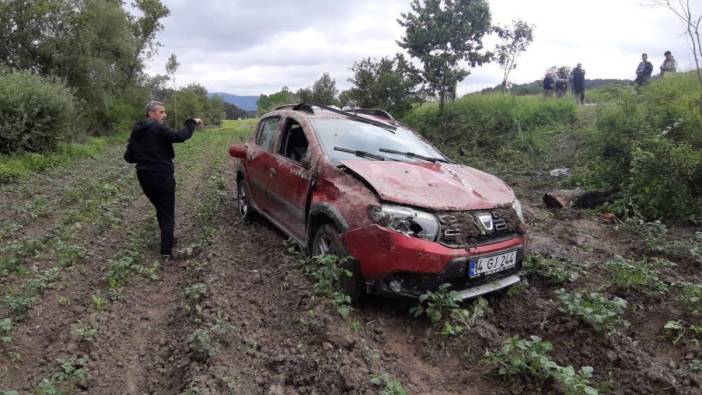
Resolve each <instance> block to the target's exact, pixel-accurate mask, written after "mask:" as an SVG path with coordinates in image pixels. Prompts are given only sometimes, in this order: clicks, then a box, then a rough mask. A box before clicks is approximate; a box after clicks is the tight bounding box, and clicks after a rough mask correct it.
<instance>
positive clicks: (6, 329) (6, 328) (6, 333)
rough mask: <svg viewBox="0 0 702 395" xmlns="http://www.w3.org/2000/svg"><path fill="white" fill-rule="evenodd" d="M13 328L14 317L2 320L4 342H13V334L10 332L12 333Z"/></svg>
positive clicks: (1, 335) (1, 334)
mask: <svg viewBox="0 0 702 395" xmlns="http://www.w3.org/2000/svg"><path fill="white" fill-rule="evenodd" d="M13 328H14V324H13V322H12V318H4V319H2V320H0V342H2V344H8V343H10V342H12V336H10V333H12V329H13Z"/></svg>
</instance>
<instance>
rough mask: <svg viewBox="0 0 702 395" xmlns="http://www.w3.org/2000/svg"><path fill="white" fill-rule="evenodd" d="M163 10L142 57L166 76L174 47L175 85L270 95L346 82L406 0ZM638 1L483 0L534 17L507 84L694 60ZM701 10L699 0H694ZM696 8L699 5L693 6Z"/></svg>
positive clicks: (666, 20) (480, 79)
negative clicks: (153, 45)
mask: <svg viewBox="0 0 702 395" xmlns="http://www.w3.org/2000/svg"><path fill="white" fill-rule="evenodd" d="M162 2H163V3H164V4H165V5H166V6H167V7H168V8H169V9H170V10H171V15H170V16H169V17H168V18H165V19H164V21H163V23H164V27H165V28H164V31H162V32H161V33H160V34H159V35H158V41H159V42H160V43H161V44H162V45H163V46H162V47H161V48H160V49H159V53H158V55H156V56H155V57H154V58H153V59H151V60H150V61H149V63H148V71H149V73H150V74H152V75H153V74H165V66H164V65H165V62H166V59H167V58H168V56H170V54H172V53H174V54H175V55H176V57H177V58H178V61H179V63H180V64H181V66H180V69H179V70H178V74H177V83H178V86H179V87H180V86H183V85H186V84H188V83H191V82H198V83H200V84H202V85H204V86H205V88H207V90H208V91H210V92H227V93H231V94H236V95H259V94H261V93H265V94H270V93H274V92H277V91H279V90H280V88H281V87H282V86H284V85H286V86H288V87H289V88H290V89H291V90H293V91H294V90H297V89H299V88H303V87H307V86H310V85H312V83H313V82H314V81H315V80H317V79H318V78H319V77H320V76H321V75H322V73H324V72H328V73H329V74H330V75H331V77H332V78H334V79H335V80H336V85H337V88H339V89H340V90H344V89H348V88H349V87H350V86H351V84H350V83H349V82H348V78H349V77H350V76H351V71H350V68H351V66H352V65H353V63H354V62H356V61H359V60H361V59H363V58H366V57H375V58H379V57H383V56H392V55H393V54H395V53H397V52H400V51H402V49H401V48H400V47H399V46H398V45H397V43H396V40H399V39H400V38H401V37H402V36H403V34H404V30H403V28H402V27H401V26H400V25H399V24H398V23H397V19H398V18H399V17H400V14H401V13H403V12H407V11H409V10H410V7H409V0H347V1H344V2H336V1H328V0H298V1H282V0H278V1H276V0H256V1H251V0H162ZM645 2H646V0H577V1H576V0H489V3H490V11H491V13H492V20H493V24H500V25H507V24H510V23H511V21H512V20H513V19H522V20H524V21H527V22H528V23H530V24H533V25H535V33H534V42H533V43H532V45H531V46H530V47H529V49H528V50H527V52H526V53H524V54H523V55H522V56H521V57H520V59H519V60H518V67H517V69H516V70H515V71H513V72H512V75H511V77H510V79H511V80H512V81H513V82H515V83H524V82H530V81H533V80H536V79H540V78H542V77H543V74H544V71H545V70H546V69H547V68H548V67H550V66H553V65H559V66H561V65H568V66H570V67H573V66H575V64H576V63H578V62H581V63H582V64H583V68H585V70H586V72H587V74H586V77H587V78H590V79H593V78H627V79H632V78H633V77H634V71H635V69H636V66H637V64H638V62H639V61H640V56H641V53H642V52H647V53H648V54H649V60H651V61H652V62H653V64H654V72H655V73H657V72H658V66H659V65H660V63H661V62H662V60H663V52H664V51H666V50H670V51H672V52H673V55H674V56H675V57H676V59H677V60H678V63H679V65H680V68H682V69H690V68H692V67H693V65H694V64H693V59H692V56H691V55H690V53H691V51H690V46H689V44H688V41H687V37H686V36H685V34H684V33H685V32H684V30H683V25H682V24H681V23H680V21H679V20H677V19H676V17H675V16H674V15H673V14H672V13H671V12H670V11H668V10H665V9H661V8H652V7H646V6H642V4H644V3H645ZM692 3H693V4H694V5H695V7H697V8H698V10H699V9H700V8H702V0H693V1H692ZM698 14H699V11H698ZM500 81H501V72H500V69H499V68H498V66H497V65H493V64H491V65H487V66H483V67H480V68H475V69H472V71H471V75H470V76H468V77H467V78H466V80H464V81H463V82H462V83H461V84H460V86H459V89H458V90H459V93H460V94H464V93H468V92H472V91H476V90H479V89H481V88H484V87H487V86H494V85H497V84H499V83H500Z"/></svg>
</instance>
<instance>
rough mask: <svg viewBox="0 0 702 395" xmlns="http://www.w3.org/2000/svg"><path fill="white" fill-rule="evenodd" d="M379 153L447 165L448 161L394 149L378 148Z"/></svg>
mask: <svg viewBox="0 0 702 395" xmlns="http://www.w3.org/2000/svg"><path fill="white" fill-rule="evenodd" d="M378 151H380V152H387V153H388V154H397V155H404V156H406V157H408V158H417V159H421V160H425V161H427V162H434V163H435V162H445V163H448V161H447V160H446V159H444V158H432V157H430V156H424V155H419V154H415V153H414V152H402V151H397V150H394V149H388V148H380V149H378Z"/></svg>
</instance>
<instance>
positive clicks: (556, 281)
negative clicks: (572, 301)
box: [522, 254, 580, 285]
mask: <svg viewBox="0 0 702 395" xmlns="http://www.w3.org/2000/svg"><path fill="white" fill-rule="evenodd" d="M570 266H573V265H572V264H569V263H568V262H561V261H559V260H557V259H549V258H544V257H543V256H541V255H538V254H530V255H528V256H527V257H526V258H525V259H524V266H523V269H522V271H523V272H524V274H526V275H536V276H539V277H542V278H544V279H545V280H546V281H547V282H548V283H549V284H552V285H562V284H565V283H569V282H571V283H572V282H573V281H575V280H577V279H578V277H580V275H579V273H578V272H579V271H578V270H577V269H575V268H573V267H570Z"/></svg>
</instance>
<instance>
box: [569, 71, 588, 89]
mask: <svg viewBox="0 0 702 395" xmlns="http://www.w3.org/2000/svg"><path fill="white" fill-rule="evenodd" d="M571 75H572V76H573V89H574V90H576V91H583V90H585V70H583V69H580V68H577V67H576V68H574V69H573V72H572V73H571Z"/></svg>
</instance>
